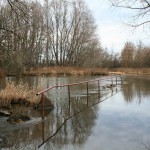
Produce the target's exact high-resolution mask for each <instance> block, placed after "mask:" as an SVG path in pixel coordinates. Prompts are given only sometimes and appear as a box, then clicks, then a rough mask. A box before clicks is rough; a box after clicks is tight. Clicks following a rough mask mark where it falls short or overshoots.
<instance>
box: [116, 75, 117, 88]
mask: <svg viewBox="0 0 150 150" xmlns="http://www.w3.org/2000/svg"><path fill="white" fill-rule="evenodd" d="M116 86H117V76H116Z"/></svg>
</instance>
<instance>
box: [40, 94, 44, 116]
mask: <svg viewBox="0 0 150 150" xmlns="http://www.w3.org/2000/svg"><path fill="white" fill-rule="evenodd" d="M41 99H42V119H44V94H43V93H42V98H41Z"/></svg>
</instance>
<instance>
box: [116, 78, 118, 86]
mask: <svg viewBox="0 0 150 150" xmlns="http://www.w3.org/2000/svg"><path fill="white" fill-rule="evenodd" d="M117 84H118V83H117V76H116V86H117Z"/></svg>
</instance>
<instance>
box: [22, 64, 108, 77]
mask: <svg viewBox="0 0 150 150" xmlns="http://www.w3.org/2000/svg"><path fill="white" fill-rule="evenodd" d="M108 73H109V69H107V68H79V67H59V66H57V67H43V68H38V69H30V70H29V71H25V72H24V75H51V76H55V75H68V76H69V75H70V76H85V75H108Z"/></svg>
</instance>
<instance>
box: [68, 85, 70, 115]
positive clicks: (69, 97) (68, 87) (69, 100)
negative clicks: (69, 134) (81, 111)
mask: <svg viewBox="0 0 150 150" xmlns="http://www.w3.org/2000/svg"><path fill="white" fill-rule="evenodd" d="M68 99H69V115H70V86H69V85H68Z"/></svg>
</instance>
